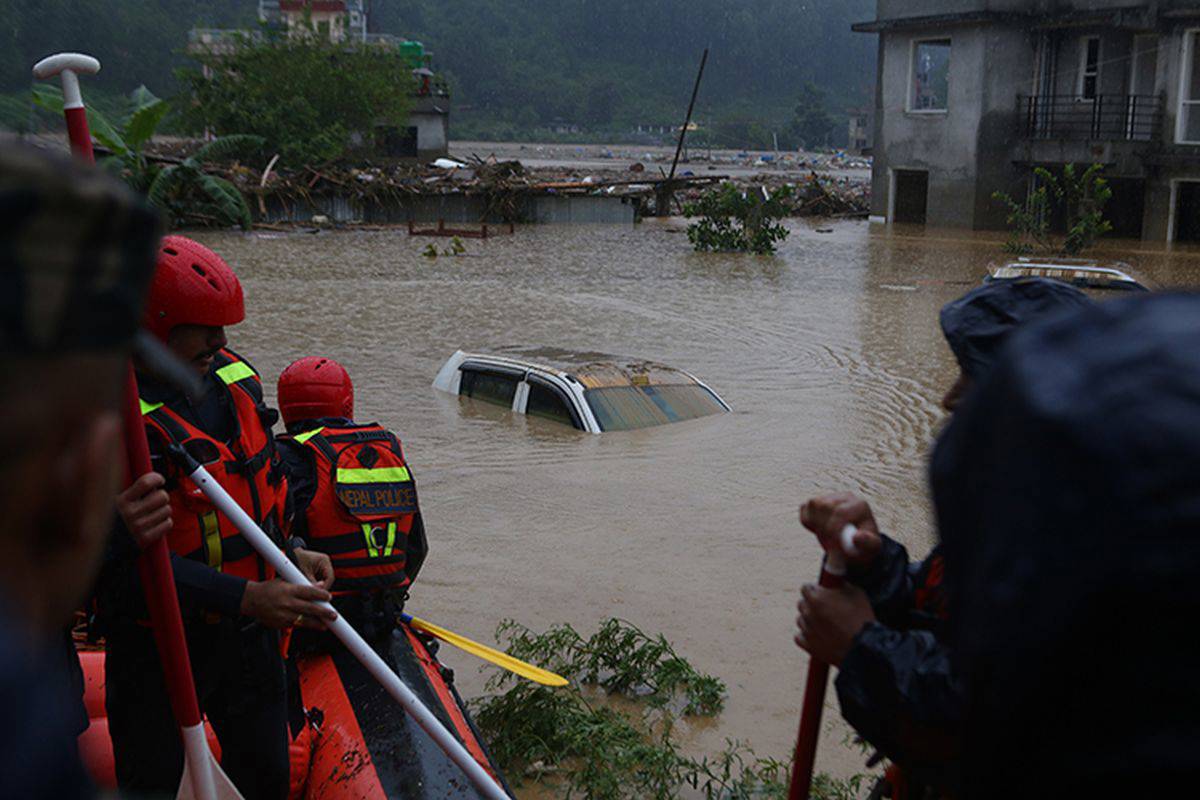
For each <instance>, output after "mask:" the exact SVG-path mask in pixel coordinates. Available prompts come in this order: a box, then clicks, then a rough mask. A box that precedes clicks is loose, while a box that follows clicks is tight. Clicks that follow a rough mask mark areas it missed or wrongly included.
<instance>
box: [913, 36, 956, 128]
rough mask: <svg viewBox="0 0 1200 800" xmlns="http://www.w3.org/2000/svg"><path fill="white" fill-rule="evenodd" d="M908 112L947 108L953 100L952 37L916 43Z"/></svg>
mask: <svg viewBox="0 0 1200 800" xmlns="http://www.w3.org/2000/svg"><path fill="white" fill-rule="evenodd" d="M909 83H910V86H911V94H910V96H909V102H908V110H909V111H933V112H937V111H945V110H946V108H947V105H948V103H949V100H950V40H949V39H931V40H928V41H921V42H913V49H912V70H911V81H910V82H909Z"/></svg>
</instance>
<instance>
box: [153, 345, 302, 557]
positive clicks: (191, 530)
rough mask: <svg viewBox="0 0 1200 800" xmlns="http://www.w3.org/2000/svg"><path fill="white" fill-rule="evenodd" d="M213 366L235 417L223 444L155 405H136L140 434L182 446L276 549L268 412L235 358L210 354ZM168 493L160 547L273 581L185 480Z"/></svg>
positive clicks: (277, 518)
mask: <svg viewBox="0 0 1200 800" xmlns="http://www.w3.org/2000/svg"><path fill="white" fill-rule="evenodd" d="M213 369H214V370H215V371H216V376H217V378H218V379H219V382H220V384H221V388H222V389H223V390H224V391H225V392H228V394H229V399H230V402H231V405H232V407H233V409H234V412H235V415H236V418H237V419H236V428H237V429H236V432H235V433H234V435H233V437H232V439H231V440H230V441H229V442H223V441H220V440H219V439H216V438H214V437H213V436H210V435H209V434H208V433H206V432H205V431H202V430H200V429H199V428H197V427H196V426H195V425H193V424H192V423H191V422H188V421H187V420H186V419H184V418H183V417H182V416H180V415H179V414H177V413H175V412H174V411H172V410H171V409H170V408H168V407H167V406H165V405H163V404H162V403H148V402H146V401H145V400H142V403H141V405H142V418H143V419H144V420H145V421H146V428H147V433H148V434H149V433H151V432H154V433H157V434H159V435H160V436H161V437H162V438H163V439H164V440H165V441H166V442H167V443H168V444H169V445H170V444H176V445H180V446H182V447H183V448H184V449H185V450H187V451H188V452H189V453H191V454H192V455H193V457H195V458H196V460H198V461H200V462H201V463H203V464H204V467H205V469H207V470H208V472H209V474H210V475H212V477H213V479H214V480H216V481H217V483H219V484H221V486H222V487H223V488H224V489H225V491H227V492H229V494H230V496H231V497H233V499H234V500H236V501H237V503H238V505H240V506H241V507H242V508H243V509H244V510H245V511H246V513H247V514H249V515H250V516H251V517H253V518H254V521H255V522H257V523H258V524H259V527H261V528H262V529H263V530H264V531H266V532H267V533H268V535H271V536H273V537H275V538H276V543H277V544H278V543H279V539H280V538H281V534H282V530H283V515H284V503H285V498H286V496H287V481H286V480H285V479H284V477H283V471H282V469H281V468H280V467H279V465H278V463H277V462H278V457H277V456H276V452H275V440H274V439H273V438H272V436H271V431H270V424H271V422H272V420H271V416H272V414H273V412H271V411H270V410H269V409H268V408H267V407H266V405H265V404H264V402H263V393H262V383H261V381H260V380H259V377H258V373H256V372H255V371H254V368H253V367H251V366H250V365H249V364H247V363H246V362H245V361H243V360H242V359H241V358H239V357H238V356H237V355H235V354H234V353H231V352H229V351H227V350H222V351H221V352H220V353H218V354H217V355H216V356H215V357H214V360H213ZM169 493H170V497H171V519H172V526H171V532H170V533H169V534H168V535H167V544H168V546H169V547H170V548H171V551H172V552H173V553H176V554H178V555H180V556H182V557H184V558H192V559H195V560H197V561H201V562H203V563H206V564H208V565H209V566H211V567H213V568H214V569H219V570H221V571H222V572H226V573H229V574H230V575H236V576H238V577H241V578H246V579H247V580H255V581H258V580H269V579H270V578H273V577H274V576H275V571H274V570H273V569H272V568H271V566H270V565H269V564H267V563H266V562H264V561H263V560H262V559H261V558H260V557H259V556H258V554H257V553H256V552H255V551H254V549H253V548H252V547H251V546H250V544H249V542H247V541H246V540H245V539H244V538H243V537H242V535H241V534H240V533H238V530H237V528H236V527H234V524H233V522H231V521H230V520H229V518H228V517H226V516H225V515H224V514H222V513H221V512H219V511H217V509H216V507H215V506H214V505H213V504H212V503H210V502H209V500H208V498H206V497H205V496H204V494H203V493H202V492H201V491H200V489H199V488H198V487H197V486H196V485H195V483H193V482H192V480H191V479H190V478H188V477H186V476H183V475H181V476H179V480H178V481H177V483H176V485H175V486H174V488H172V489H171V490H170V492H169Z"/></svg>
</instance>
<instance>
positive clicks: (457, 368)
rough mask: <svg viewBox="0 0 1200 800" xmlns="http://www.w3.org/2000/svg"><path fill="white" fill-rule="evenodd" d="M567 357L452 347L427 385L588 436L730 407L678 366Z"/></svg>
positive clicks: (723, 410) (664, 422)
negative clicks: (550, 361) (541, 358)
mask: <svg viewBox="0 0 1200 800" xmlns="http://www.w3.org/2000/svg"><path fill="white" fill-rule="evenodd" d="M559 355H560V356H561V355H567V354H561V353H560V354H559ZM568 360H575V361H577V362H579V363H576V364H562V365H561V368H560V367H554V366H547V365H545V364H540V363H533V362H531V361H526V360H524V359H520V358H512V357H508V356H494V355H483V354H481V353H464V352H463V351H462V350H459V351H458V352H456V353H455V354H454V355H452V356H450V358H449V360H448V361H446V363H445V364H444V365H443V366H442V368H441V370H440V371H439V372H438V374H437V377H436V378H435V379H434V381H433V387H434V388H435V389H440V390H441V391H443V392H449V393H450V394H456V395H459V396H460V397H469V398H472V399H475V400H481V401H483V402H487V403H494V404H496V405H500V406H504V407H506V408H511V409H512V410H513V411H515V412H516V413H518V414H527V415H529V416H535V417H543V418H545V419H550V420H554V421H555V422H561V423H563V424H565V425H570V426H572V427H574V428H576V429H578V430H581V431H587V432H589V433H603V432H605V431H625V430H633V429H635V428H648V427H651V426H653V425H665V424H667V423H669V422H681V421H683V420H687V419H695V418H697V417H705V416H708V415H710V414H722V413H725V412H727V411H729V410H730V408H729V404H728V403H726V402H725V401H724V400H722V399H721V398H720V397H719V396H718V395H717V393H716V392H714V391H713V390H712V389H710V388H708V387H707V386H705V385H704V384H703V383H701V382H700V381H699V380H697V379H696V378H695V377H693V376H692V375H689V374H688V373H686V372H683V371H682V370H677V369H672V368H671V367H665V366H663V365H661V364H654V363H651V362H648V361H639V362H632V363H620V362H618V361H616V360H611V361H610V360H599V361H597V360H594V359H578V358H575V359H568Z"/></svg>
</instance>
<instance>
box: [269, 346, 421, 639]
mask: <svg viewBox="0 0 1200 800" xmlns="http://www.w3.org/2000/svg"><path fill="white" fill-rule="evenodd" d="M278 398H279V408H280V410H281V411H282V412H283V422H284V425H285V426H286V427H287V435H286V436H281V437H279V440H278V443H279V450H280V452H281V454H282V456H283V462H284V466H285V469H286V470H287V475H288V481H289V483H290V485H291V487H292V489H291V491H292V498H293V501H294V503H295V521H294V524H293V528H292V532H293V534H294V535H295V536H297V537H300V538H301V539H303V541H304V542H305V544H304V545H303V546H305V547H308V548H311V549H312V550H315V551H318V552H321V553H324V554H326V555H328V556H329V557H330V558H331V559H332V561H333V570H334V575H335V582H334V587H333V594H334V604H335V606H336V607H337V608H338V610H339V611H340V612H341V613H342V614H343V615H344V616H345V617H346V619H347V621H349V622H350V623H351V624H352V625H354V626H355V627H356V628H357V629H358V630H359V631H360V632H361V633H362V634H363V636H364V637H366V638H367V639H368V641H373V642H375V643H376V644H377V647H378V646H379V645H380V643H383V642H386V640H387V639H388V638H389V637H390V635H391V633H392V630H393V628H394V627H395V623H396V617H397V615H398V614H399V612H400V610H401V608H403V605H404V600H405V598H406V597H407V588H408V586H409V584H410V583H412V580H413V579H414V578H415V577H416V575H417V572H418V570H420V568H421V564H422V562H424V560H425V555H426V552H427V550H428V545H427V543H426V539H425V526H424V524H423V522H422V520H421V511H420V508H419V507H418V505H417V492H416V486H415V484H414V483H413V477H412V473H411V472H410V471H409V468H408V465H407V463H406V462H405V460H404V453H403V451H402V450H401V448H400V440H399V438H398V437H397V436H396V435H395V434H394V433H392V432H391V431H389V430H387V429H386V428H384V427H383V426H381V425H379V424H377V423H367V424H358V423H355V422H354V421H353V418H354V387H353V385H352V384H351V382H350V375H349V374H348V373H347V372H346V370H345V368H344V367H342V365H341V364H339V363H338V362H336V361H334V360H333V359H331V358H322V357H317V356H309V357H308V358H302V359H300V360H299V361H296V362H295V363H293V364H291V365H290V366H289V367H288V368H287V369H285V370H284V371H283V373H282V374H281V375H280V376H279V386H278ZM312 638H323V637H303V639H306V640H311V639H312ZM298 644H299V642H298Z"/></svg>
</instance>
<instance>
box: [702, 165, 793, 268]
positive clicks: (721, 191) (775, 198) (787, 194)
mask: <svg viewBox="0 0 1200 800" xmlns="http://www.w3.org/2000/svg"><path fill="white" fill-rule="evenodd" d="M791 196H792V187H790V186H783V187H780V188H779V189H776V190H775V191H774V192H768V191H767V189H766V188H761V187H760V188H759V189H757V190H752V191H748V192H743V191H742V190H740V189H738V188H737V187H736V186H734V185H733V184H732V183H728V182H726V183H722V184H721V185H720V186H717V187H714V188H712V189H709V190H708V191H706V192H704V194H702V195H700V197H699V199H697V200H694V201H692V202H689V203H686V204H685V205H684V207H683V213H684V216H687V217H699V218H700V219H699V220H698V221H697V222H693V223H691V224H690V225H688V229H687V235H688V241H689V242H691V243H692V246H694V247H695V248H696V249H697V250H701V251H718V252H738V253H747V252H749V253H756V254H758V255H767V254H770V253H774V252H775V243H776V242H781V241H783V240H784V239H786V238H787V236H788V230H787V228H785V227H783V225H780V224H779V223H778V222H777V220H779V219H781V218H782V217H785V216H787V214H788V211H789V210H790V208H789V205H788V202H787V201H788V200H789V199H790V198H791Z"/></svg>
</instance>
